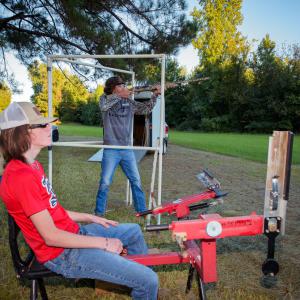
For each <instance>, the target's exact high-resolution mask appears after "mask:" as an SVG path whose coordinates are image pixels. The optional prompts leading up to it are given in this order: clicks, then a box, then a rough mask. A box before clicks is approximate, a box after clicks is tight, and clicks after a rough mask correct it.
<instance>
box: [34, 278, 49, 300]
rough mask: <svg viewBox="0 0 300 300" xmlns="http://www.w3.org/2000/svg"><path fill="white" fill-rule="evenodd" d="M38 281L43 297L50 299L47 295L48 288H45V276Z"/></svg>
mask: <svg viewBox="0 0 300 300" xmlns="http://www.w3.org/2000/svg"><path fill="white" fill-rule="evenodd" d="M37 281H38V285H39V290H40V293H41V297H42V299H43V300H48V295H47V292H46V288H45V285H44V280H43V278H39V279H38V280H37Z"/></svg>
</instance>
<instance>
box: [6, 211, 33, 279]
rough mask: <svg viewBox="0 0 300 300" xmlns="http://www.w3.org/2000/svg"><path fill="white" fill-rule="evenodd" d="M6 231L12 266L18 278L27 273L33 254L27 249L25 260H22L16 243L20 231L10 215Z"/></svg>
mask: <svg viewBox="0 0 300 300" xmlns="http://www.w3.org/2000/svg"><path fill="white" fill-rule="evenodd" d="M8 230H9V233H8V234H9V248H10V252H11V257H12V261H13V265H14V268H15V271H16V273H17V275H18V277H22V276H23V275H25V274H26V273H27V271H28V269H29V268H30V265H31V262H32V261H33V259H34V253H33V251H32V250H31V249H29V253H28V254H27V255H26V258H25V259H22V257H21V255H20V250H19V243H18V236H19V234H20V232H21V230H20V228H19V226H18V225H17V223H16V222H15V220H14V219H13V217H12V216H11V215H10V214H8Z"/></svg>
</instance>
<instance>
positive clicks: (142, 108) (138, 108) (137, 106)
mask: <svg viewBox="0 0 300 300" xmlns="http://www.w3.org/2000/svg"><path fill="white" fill-rule="evenodd" d="M160 93H161V90H160V86H156V89H155V90H154V92H153V94H152V96H151V99H150V100H149V101H145V102H138V101H135V100H132V99H128V102H130V103H131V104H132V106H133V109H134V113H135V114H136V115H145V114H149V113H150V112H151V111H152V109H153V107H154V106H155V104H156V101H157V97H158V96H159V95H160Z"/></svg>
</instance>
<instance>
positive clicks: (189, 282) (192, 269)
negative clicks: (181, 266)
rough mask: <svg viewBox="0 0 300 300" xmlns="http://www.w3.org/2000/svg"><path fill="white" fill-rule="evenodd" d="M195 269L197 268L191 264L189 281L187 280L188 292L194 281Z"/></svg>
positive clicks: (186, 290) (186, 291)
mask: <svg viewBox="0 0 300 300" xmlns="http://www.w3.org/2000/svg"><path fill="white" fill-rule="evenodd" d="M194 270H195V268H194V267H193V266H192V265H190V268H189V275H188V279H187V282H186V289H185V293H186V294H187V293H188V292H189V291H190V290H191V287H192V282H193V276H194Z"/></svg>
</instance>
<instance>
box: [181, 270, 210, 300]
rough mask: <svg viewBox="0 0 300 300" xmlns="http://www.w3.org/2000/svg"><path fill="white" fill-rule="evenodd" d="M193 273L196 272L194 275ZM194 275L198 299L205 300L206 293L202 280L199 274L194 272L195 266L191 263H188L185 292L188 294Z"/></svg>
mask: <svg viewBox="0 0 300 300" xmlns="http://www.w3.org/2000/svg"><path fill="white" fill-rule="evenodd" d="M195 273H196V275H195V276H194V274H195ZM194 277H196V280H197V286H198V294H199V299H200V300H206V294H205V288H204V284H203V281H202V279H201V276H200V275H199V274H198V272H195V268H194V266H193V265H190V268H189V274H188V279H187V283H186V289H185V293H186V294H188V293H189V291H190V290H191V288H192V284H193V279H194Z"/></svg>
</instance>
